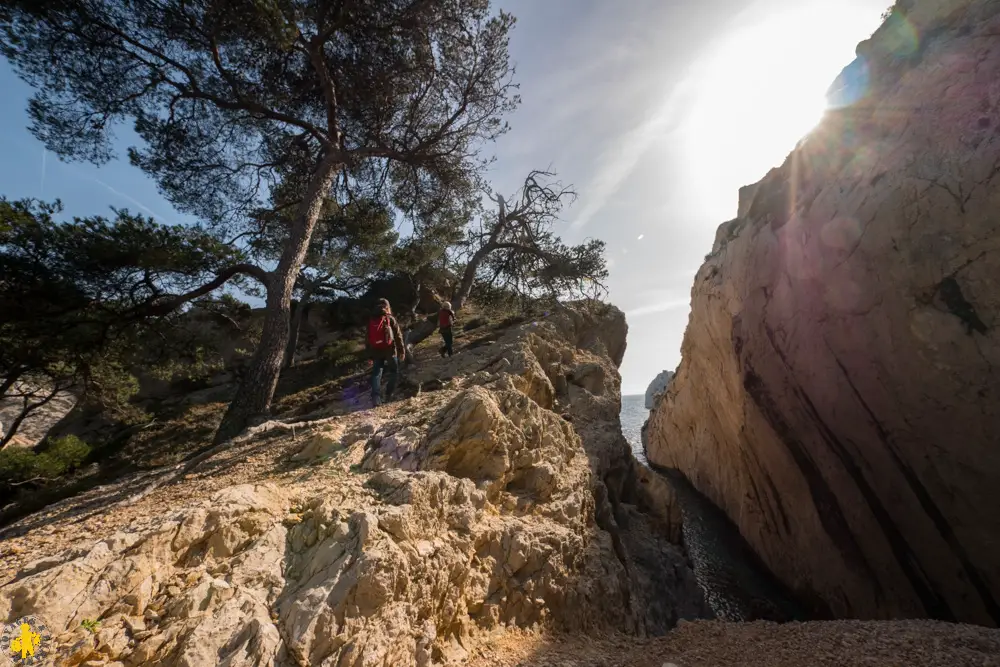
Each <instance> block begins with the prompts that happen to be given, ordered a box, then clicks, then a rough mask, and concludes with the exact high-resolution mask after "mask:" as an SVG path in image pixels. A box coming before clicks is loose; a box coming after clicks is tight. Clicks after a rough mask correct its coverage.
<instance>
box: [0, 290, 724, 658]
mask: <svg viewBox="0 0 1000 667" xmlns="http://www.w3.org/2000/svg"><path fill="white" fill-rule="evenodd" d="M625 332H626V327H625V322H624V316H623V315H622V314H621V312H620V311H617V310H616V309H614V308H610V307H598V308H597V310H596V311H594V310H588V309H585V308H573V307H570V308H565V309H560V310H559V311H558V312H555V313H552V314H551V315H549V316H548V317H547V318H545V319H544V320H542V321H539V322H531V323H526V324H524V325H522V326H519V327H515V328H513V329H510V330H508V331H506V332H498V334H497V337H496V340H495V341H490V344H486V345H482V346H480V347H477V348H476V349H468V350H465V351H463V352H462V353H461V354H459V355H457V356H456V357H455V358H454V359H453V360H449V361H445V360H442V361H440V362H435V363H434V364H426V365H421V366H420V367H418V368H415V369H413V370H412V371H411V372H410V373H409V375H408V377H407V380H406V381H407V383H408V384H409V385H411V386H416V387H418V390H417V392H416V395H415V396H414V397H412V398H410V399H407V400H405V401H401V402H398V403H395V404H390V405H389V406H385V407H383V408H379V409H377V410H373V411H362V412H354V413H351V414H348V415H345V416H337V417H324V415H322V414H316V415H312V416H310V417H309V418H307V419H301V420H298V421H295V422H272V423H269V424H265V425H263V426H261V427H258V428H257V429H255V430H254V432H252V433H250V434H248V435H247V436H245V437H244V438H242V439H241V440H240V441H239V442H237V443H236V444H235V445H234V446H233V447H232V448H230V449H229V450H226V451H225V452H222V453H220V454H219V455H218V456H215V457H213V458H211V459H209V460H208V461H206V462H205V463H204V464H203V465H202V466H201V467H200V468H198V469H196V470H194V471H192V472H191V473H190V474H188V475H187V476H185V477H183V478H181V479H180V480H177V481H175V482H173V483H165V484H163V485H162V486H159V487H156V488H155V489H154V490H153V491H152V492H149V493H136V492H137V491H141V490H143V489H148V488H150V484H151V483H152V482H155V481H156V479H157V478H158V476H162V475H163V474H164V473H163V472H162V471H154V472H153V473H146V474H144V475H143V476H140V477H136V478H130V479H127V480H123V481H122V482H120V483H118V484H115V485H111V486H108V487H102V488H99V489H96V490H94V491H91V492H89V493H87V494H84V495H83V496H81V497H78V498H75V499H72V500H70V501H65V502H63V503H60V504H59V505H57V506H53V507H50V508H48V509H47V510H46V511H45V512H43V513H40V514H37V515H33V516H30V517H27V518H26V519H23V520H22V521H20V522H19V523H18V524H15V525H13V526H10V527H8V528H6V529H5V530H4V532H3V534H2V535H0V537H2V538H3V541H2V543H0V550H2V551H3V572H2V576H3V579H2V581H4V582H5V583H3V584H2V586H0V617H2V618H4V619H15V618H18V617H20V616H24V615H28V614H36V615H38V616H40V617H42V618H44V619H45V620H46V621H47V622H48V625H49V627H50V628H52V629H53V632H54V633H55V635H56V639H55V643H56V647H55V648H54V650H53V653H54V654H56V655H59V656H61V657H60V660H61V663H60V664H67V665H73V664H88V665H96V664H110V665H125V666H133V665H134V666H138V665H184V666H187V667H195V666H200V665H226V666H229V667H235V666H237V665H321V664H322V665H353V666H357V667H362V666H366V667H367V666H375V665H379V666H382V665H384V666H386V667H388V666H390V665H392V666H393V667H395V666H398V665H432V664H453V663H461V662H463V661H465V660H466V659H467V658H468V657H469V656H470V654H471V652H473V651H475V650H476V648H477V646H479V645H480V644H481V643H482V642H484V641H491V639H490V638H491V637H495V636H497V633H500V634H502V633H504V632H506V631H507V630H508V629H509V628H534V629H536V630H551V631H557V630H562V631H575V632H586V633H607V632H625V633H629V634H633V635H639V636H642V635H647V634H662V633H664V632H666V631H667V630H668V629H669V628H670V627H672V626H673V625H674V624H675V623H676V622H677V620H678V618H681V617H687V618H696V617H698V616H702V615H704V613H705V610H704V604H703V602H702V601H701V595H700V592H699V589H698V587H697V584H696V583H695V580H694V577H693V574H692V572H691V570H690V568H689V567H688V565H687V563H686V560H685V558H684V556H683V554H682V553H681V551H680V549H679V548H678V547H677V546H675V544H674V543H673V542H676V541H677V539H678V534H679V533H678V531H679V522H678V517H677V516H673V515H671V514H670V513H669V512H670V510H669V507H670V505H669V503H668V502H667V493H668V492H667V490H666V486H665V485H664V483H663V482H662V481H660V480H658V479H656V478H654V477H651V476H649V474H648V471H641V470H639V469H638V468H637V466H636V464H635V462H634V460H633V459H632V457H631V454H630V452H629V448H628V446H627V444H626V443H625V441H624V438H623V437H622V435H621V432H620V426H619V424H618V421H617V415H618V409H619V401H620V398H619V390H618V388H619V382H620V381H619V376H618V373H617V369H616V365H617V363H619V362H620V360H621V357H622V355H623V353H624V345H625ZM425 387H426V388H428V389H425ZM430 389H433V390H430ZM643 479H644V480H645V482H644V483H643V482H642V481H641V480H643ZM664 508H668V509H664ZM95 538H96V539H95Z"/></svg>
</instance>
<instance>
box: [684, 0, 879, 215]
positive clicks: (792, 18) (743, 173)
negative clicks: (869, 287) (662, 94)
mask: <svg viewBox="0 0 1000 667" xmlns="http://www.w3.org/2000/svg"><path fill="white" fill-rule="evenodd" d="M879 4H884V1H883V2H882V3H878V4H873V3H872V2H866V3H865V4H851V3H850V2H843V3H822V4H820V3H816V4H806V5H801V6H799V7H796V8H795V9H791V10H787V11H784V12H780V13H773V11H772V13H770V14H768V13H767V10H766V9H763V8H758V9H751V10H748V11H747V12H746V13H744V14H743V15H741V16H740V17H737V19H735V21H734V24H735V26H736V27H734V28H733V29H731V30H729V31H727V32H725V33H724V34H723V35H722V36H720V38H719V39H718V40H717V41H716V42H714V43H712V44H709V45H707V46H706V49H705V51H704V55H703V56H702V57H701V58H699V59H698V60H697V62H696V64H695V65H694V67H693V68H692V70H691V71H690V73H689V74H688V76H687V78H686V80H685V85H686V87H687V88H689V89H690V91H691V95H690V99H691V102H690V104H689V105H688V107H687V111H686V114H685V116H686V121H685V122H684V123H683V126H682V128H681V132H682V135H681V136H682V141H683V142H684V144H685V146H684V151H683V155H684V159H685V169H684V173H685V174H686V178H687V179H688V180H690V181H691V186H692V187H693V188H695V190H696V192H697V195H698V197H699V199H700V202H701V205H703V206H704V207H705V208H704V209H703V212H705V213H706V214H710V215H712V216H713V217H714V218H715V219H717V220H719V221H721V220H725V219H729V218H732V217H733V216H734V215H735V213H736V196H737V191H738V189H739V187H740V186H742V185H747V184H749V183H754V182H756V181H757V180H759V179H760V178H762V177H763V176H764V174H765V173H766V172H767V170H768V169H770V168H771V167H775V166H778V165H779V164H781V162H782V161H783V160H784V158H785V156H786V155H787V154H788V153H789V152H790V151H791V150H792V149H793V148H794V146H795V144H796V142H797V141H799V140H800V139H801V138H802V137H803V136H805V135H806V134H808V133H809V132H810V130H812V129H813V128H815V127H816V125H817V124H818V123H819V122H820V120H821V119H822V117H823V114H824V112H825V110H826V91H827V89H828V88H829V86H830V84H831V83H832V82H833V79H834V78H835V77H836V75H837V74H838V73H839V72H840V70H841V69H842V68H843V67H844V66H846V65H847V64H848V63H850V62H851V60H853V58H854V48H855V45H856V44H857V43H858V42H859V41H861V40H862V39H865V38H866V37H867V36H868V35H870V34H871V32H872V31H873V30H874V29H875V27H877V25H878V21H879V14H880V13H881V12H880V10H878V11H877V10H876V9H875V8H876V7H878V6H879ZM883 9H884V8H883Z"/></svg>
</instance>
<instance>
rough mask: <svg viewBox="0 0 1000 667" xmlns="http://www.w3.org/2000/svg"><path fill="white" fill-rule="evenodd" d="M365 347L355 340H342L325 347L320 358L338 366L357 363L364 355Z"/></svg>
mask: <svg viewBox="0 0 1000 667" xmlns="http://www.w3.org/2000/svg"><path fill="white" fill-rule="evenodd" d="M364 352H365V346H364V343H362V342H361V341H360V340H356V339H354V338H341V339H340V340H335V341H331V342H330V343H327V344H326V345H324V346H323V350H322V351H321V352H320V356H321V357H322V358H323V359H325V360H326V361H329V362H331V363H333V364H335V365H337V366H343V365H346V364H351V363H355V362H358V361H360V360H361V357H362V356H363V355H364Z"/></svg>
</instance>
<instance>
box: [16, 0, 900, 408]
mask: <svg viewBox="0 0 1000 667" xmlns="http://www.w3.org/2000/svg"><path fill="white" fill-rule="evenodd" d="M888 4H889V0H839V2H836V3H835V2H833V1H832V0H827V1H826V2H819V1H812V0H804V1H803V0H799V1H796V0H761V1H758V2H749V1H743V0H625V1H621V0H619V1H617V2H611V1H609V0H545V1H544V2H540V1H539V0H504V1H502V2H500V3H499V5H500V6H501V7H503V8H504V9H507V10H509V11H511V12H512V13H513V14H514V15H515V16H517V17H518V25H517V27H516V28H515V31H514V34H513V37H512V40H511V51H512V55H513V57H514V60H515V62H516V63H517V67H518V80H519V81H520V83H521V95H522V97H523V100H524V102H523V104H522V106H521V108H520V109H519V110H518V111H517V112H516V113H515V114H514V115H513V116H512V117H511V118H510V122H511V126H512V130H511V132H510V133H509V134H508V135H506V136H505V137H503V138H502V139H501V140H500V141H499V142H498V144H497V145H496V146H494V147H493V149H494V151H495V153H496V155H497V157H498V160H497V163H496V165H495V166H494V168H493V170H492V172H491V174H490V177H491V181H492V184H493V186H494V187H495V188H496V189H498V190H500V191H501V192H507V193H510V192H513V191H514V190H515V189H516V188H517V186H518V185H519V183H520V182H521V181H522V180H523V177H524V176H525V175H526V174H527V173H528V171H530V170H531V169H536V168H540V169H544V168H552V169H555V170H557V171H558V172H559V174H560V177H561V178H562V180H563V181H564V182H567V183H572V184H573V185H574V186H575V187H576V189H577V191H578V192H579V195H580V196H579V199H578V200H577V202H576V203H575V204H574V205H573V207H572V208H570V209H569V210H568V211H567V212H566V214H565V216H564V221H563V222H561V223H559V224H560V228H559V232H560V233H561V234H562V235H563V236H564V239H565V240H567V241H570V242H579V241H580V240H582V239H584V238H587V237H597V238H601V239H603V240H605V241H606V242H607V243H608V257H609V261H610V265H611V273H612V276H611V281H610V288H611V300H612V301H613V302H614V303H615V304H616V305H618V306H619V307H620V308H622V310H624V311H625V312H626V314H627V315H628V320H629V328H630V333H629V339H628V351H627V353H626V357H625V362H624V363H623V366H622V376H623V387H622V388H623V392H624V393H626V394H631V393H642V392H643V391H644V390H645V387H646V384H647V383H648V382H649V381H650V380H651V379H652V378H653V377H654V376H655V375H656V374H657V373H658V372H659V371H660V370H662V369H665V368H667V369H673V368H674V367H675V366H676V365H677V363H678V362H679V360H680V342H681V338H682V335H683V332H684V328H685V326H686V324H687V317H688V310H689V308H688V306H689V294H690V289H691V283H692V281H693V278H694V274H695V272H696V271H697V269H698V266H699V265H700V264H701V262H702V259H703V257H704V255H705V254H707V253H708V252H709V250H710V249H711V245H712V240H713V238H714V236H715V229H716V227H717V226H718V225H719V224H720V223H722V222H724V221H726V220H728V219H730V218H732V217H733V216H734V215H735V207H736V190H737V189H738V188H739V186H740V185H744V184H747V183H752V182H755V181H757V180H758V179H759V178H760V177H762V176H763V175H764V173H765V172H766V171H767V169H768V168H770V167H772V166H775V165H777V164H779V163H780V162H781V161H782V159H783V158H784V156H785V155H786V154H787V153H788V151H789V150H791V148H792V147H793V146H794V144H795V141H796V139H797V138H798V137H799V136H801V134H802V133H803V132H805V131H806V130H808V127H809V125H810V124H811V123H812V122H813V121H814V120H815V119H816V118H817V117H818V111H819V107H818V105H819V104H820V103H821V101H822V93H823V91H825V89H826V87H827V86H828V85H829V84H830V83H831V82H832V81H833V78H834V77H835V76H836V75H837V73H838V72H839V71H840V69H841V68H842V67H844V66H846V65H847V64H848V63H849V62H851V60H852V59H853V57H854V47H855V45H856V44H857V42H859V41H860V40H862V39H865V38H866V37H867V36H868V35H870V34H871V32H872V31H874V29H875V28H876V27H877V25H878V23H879V16H880V14H881V12H882V11H884V10H885V9H886V6H887V5H888ZM0 90H3V91H4V94H3V96H2V97H0V127H2V128H3V131H2V133H0V195H4V196H7V197H9V198H22V197H38V198H43V199H55V198H59V199H61V200H62V201H63V204H64V206H65V211H66V213H67V214H68V215H79V216H83V215H93V214H104V213H108V208H109V207H111V206H113V207H116V208H128V209H130V210H132V211H136V212H139V211H141V212H143V213H146V214H148V215H153V216H154V217H156V218H157V219H159V220H161V221H164V222H170V223H174V222H176V223H185V222H193V220H192V219H191V218H190V217H188V216H185V215H183V214H181V213H178V212H177V211H175V210H174V209H173V208H172V206H171V205H170V204H169V203H168V202H166V201H165V200H164V199H163V198H162V197H161V196H160V195H159V194H158V192H157V190H156V185H155V184H154V183H153V182H152V181H151V180H150V179H148V178H146V177H145V176H144V175H143V174H142V173H141V172H139V171H138V170H136V169H134V168H133V167H131V166H130V165H129V164H128V162H127V161H126V160H118V161H115V162H112V163H110V164H107V165H105V166H103V167H101V168H95V167H93V166H91V165H87V164H81V163H75V164H64V163H61V162H59V161H58V160H57V159H55V158H54V157H53V156H52V155H51V154H49V155H46V154H45V152H44V151H43V148H42V146H41V144H40V143H39V142H38V141H36V140H35V139H34V137H32V136H31V134H30V133H29V132H28V131H27V124H28V119H27V114H26V112H25V107H26V101H27V98H28V96H29V95H30V90H29V88H28V87H27V86H26V85H25V84H23V83H22V82H21V81H20V80H18V79H17V77H16V76H15V75H14V74H13V73H12V72H11V70H10V68H9V67H8V66H7V65H6V63H3V62H0ZM118 136H119V139H120V143H121V146H122V148H124V147H125V146H127V145H129V143H130V142H131V141H132V140H133V136H132V135H131V132H129V131H128V130H127V128H122V129H121V130H120V131H119V133H118ZM122 152H124V151H122Z"/></svg>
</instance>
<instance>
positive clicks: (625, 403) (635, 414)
mask: <svg viewBox="0 0 1000 667" xmlns="http://www.w3.org/2000/svg"><path fill="white" fill-rule="evenodd" d="M647 417H649V410H647V409H646V397H645V396H643V395H642V394H639V395H637V396H622V411H621V420H622V433H624V434H625V439H626V440H628V443H629V444H630V445H632V451H633V452H635V457H636V458H637V459H639V460H640V461H642V462H643V463H645V462H646V455H645V454H643V453H642V437H641V435H640V434H641V431H642V425H643V423H644V422H645V421H646V418H647Z"/></svg>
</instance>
